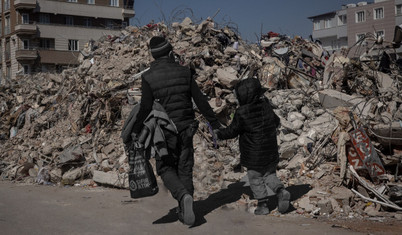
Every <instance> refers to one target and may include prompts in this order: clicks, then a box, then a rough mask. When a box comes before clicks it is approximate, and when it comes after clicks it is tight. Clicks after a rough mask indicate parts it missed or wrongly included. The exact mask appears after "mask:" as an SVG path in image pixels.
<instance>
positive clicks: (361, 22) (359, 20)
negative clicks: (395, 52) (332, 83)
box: [308, 0, 402, 56]
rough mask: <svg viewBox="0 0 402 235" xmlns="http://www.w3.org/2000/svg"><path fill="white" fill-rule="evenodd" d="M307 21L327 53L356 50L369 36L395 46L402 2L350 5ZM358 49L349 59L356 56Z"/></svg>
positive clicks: (386, 0)
mask: <svg viewBox="0 0 402 235" xmlns="http://www.w3.org/2000/svg"><path fill="white" fill-rule="evenodd" d="M308 18H309V19H310V20H311V21H312V22H313V33H312V36H313V38H314V39H318V40H320V41H321V42H322V45H323V47H324V48H325V49H326V50H328V51H335V50H338V49H340V48H343V47H344V48H350V47H353V45H355V44H356V42H357V41H358V40H359V39H360V38H362V37H363V36H364V35H365V34H367V33H372V34H373V35H376V36H382V37H383V38H384V40H385V41H389V42H392V41H393V37H394V30H395V26H396V25H399V24H402V0H375V1H374V2H370V3H369V2H359V3H357V4H347V5H344V6H342V9H341V10H337V11H333V12H330V13H326V14H322V15H317V16H311V17H308ZM355 49H356V48H353V49H352V50H351V52H350V53H349V55H351V56H353V55H354V52H355Z"/></svg>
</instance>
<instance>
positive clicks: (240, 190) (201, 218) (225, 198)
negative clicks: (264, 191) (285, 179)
mask: <svg viewBox="0 0 402 235" xmlns="http://www.w3.org/2000/svg"><path fill="white" fill-rule="evenodd" d="M244 184H245V183H244V182H237V183H233V184H230V185H229V186H228V188H227V189H223V190H221V191H219V192H217V193H214V194H211V195H210V196H209V197H208V198H207V199H204V200H200V201H196V202H194V213H195V217H196V220H195V224H194V225H193V226H192V227H197V226H200V225H202V224H204V223H206V222H207V220H206V219H205V216H206V215H207V214H208V213H210V212H211V211H213V210H215V209H217V208H220V207H221V206H223V205H225V204H229V203H232V202H235V201H237V200H239V199H240V198H241V195H242V194H247V195H249V196H250V198H251V199H252V198H253V193H252V191H251V189H250V187H249V186H247V187H245V186H244ZM286 189H287V190H288V191H289V192H290V193H291V195H292V198H291V200H292V201H294V200H296V199H298V198H300V197H302V196H303V195H304V194H306V193H307V192H308V191H310V189H311V186H310V185H308V184H303V185H294V186H290V187H288V188H286ZM277 205H278V200H277V198H276V196H275V195H273V196H269V197H268V207H269V210H270V211H272V210H274V209H275V208H276V207H277ZM293 210H294V208H293V206H291V208H290V209H289V211H288V212H290V211H293ZM177 220H178V216H177V213H176V207H175V208H172V209H170V210H169V212H168V214H167V215H165V216H163V217H161V218H159V219H157V220H155V221H154V222H153V224H165V223H173V222H175V221H177Z"/></svg>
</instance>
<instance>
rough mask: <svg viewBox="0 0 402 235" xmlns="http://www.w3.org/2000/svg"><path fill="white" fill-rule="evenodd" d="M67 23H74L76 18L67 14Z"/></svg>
mask: <svg viewBox="0 0 402 235" xmlns="http://www.w3.org/2000/svg"><path fill="white" fill-rule="evenodd" d="M64 19H65V22H64V23H65V24H66V25H74V18H73V17H72V16H66V17H65V18H64Z"/></svg>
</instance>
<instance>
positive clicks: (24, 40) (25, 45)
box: [22, 39, 29, 50]
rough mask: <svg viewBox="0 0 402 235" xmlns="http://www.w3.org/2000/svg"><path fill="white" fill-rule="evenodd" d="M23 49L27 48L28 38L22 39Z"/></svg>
mask: <svg viewBox="0 0 402 235" xmlns="http://www.w3.org/2000/svg"><path fill="white" fill-rule="evenodd" d="M22 43H23V45H24V50H29V39H23V40H22Z"/></svg>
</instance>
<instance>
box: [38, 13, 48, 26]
mask: <svg viewBox="0 0 402 235" xmlns="http://www.w3.org/2000/svg"><path fill="white" fill-rule="evenodd" d="M39 22H40V23H42V24H49V23H50V15H49V14H42V13H41V14H40V15H39Z"/></svg>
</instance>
